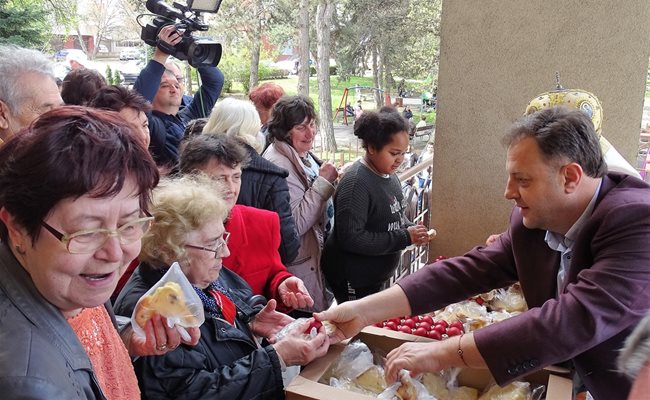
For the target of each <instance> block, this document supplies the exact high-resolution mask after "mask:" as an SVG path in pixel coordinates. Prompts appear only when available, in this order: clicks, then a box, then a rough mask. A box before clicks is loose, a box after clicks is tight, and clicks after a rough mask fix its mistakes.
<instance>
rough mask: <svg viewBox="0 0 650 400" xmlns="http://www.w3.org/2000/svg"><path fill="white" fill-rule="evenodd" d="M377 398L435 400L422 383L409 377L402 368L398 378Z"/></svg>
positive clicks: (387, 399) (388, 399) (386, 399)
mask: <svg viewBox="0 0 650 400" xmlns="http://www.w3.org/2000/svg"><path fill="white" fill-rule="evenodd" d="M377 398H378V399H382V400H437V399H436V398H435V397H433V396H432V395H431V394H429V392H428V391H427V389H426V388H425V387H424V385H423V384H422V383H421V382H420V381H418V380H416V379H413V378H411V374H410V373H409V372H408V371H407V370H405V369H403V370H401V371H400V373H399V379H398V380H397V382H395V383H394V384H392V385H390V386H388V388H386V390H384V391H383V392H381V394H380V395H379V396H377Z"/></svg>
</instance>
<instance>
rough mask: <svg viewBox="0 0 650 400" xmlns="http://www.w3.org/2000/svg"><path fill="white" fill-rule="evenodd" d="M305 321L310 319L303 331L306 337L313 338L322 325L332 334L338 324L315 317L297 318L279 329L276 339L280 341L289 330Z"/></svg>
mask: <svg viewBox="0 0 650 400" xmlns="http://www.w3.org/2000/svg"><path fill="white" fill-rule="evenodd" d="M305 321H309V326H308V327H307V329H306V330H305V331H304V332H303V333H304V335H305V339H313V338H314V337H315V336H316V335H317V334H318V331H319V330H320V327H321V326H324V327H325V332H326V333H327V334H328V335H330V334H332V333H333V332H334V331H335V330H336V326H335V325H333V324H331V323H330V322H328V321H322V322H321V321H319V320H317V319H316V318H314V317H311V318H296V319H294V320H293V321H291V322H289V323H288V324H286V325H285V326H284V327H283V328H282V329H280V330H279V331H278V333H276V334H275V340H276V341H279V340H281V339H282V338H284V337H285V336H286V335H287V333H289V331H291V330H292V329H294V328H295V327H296V326H298V325H302V324H303V323H304V322H305Z"/></svg>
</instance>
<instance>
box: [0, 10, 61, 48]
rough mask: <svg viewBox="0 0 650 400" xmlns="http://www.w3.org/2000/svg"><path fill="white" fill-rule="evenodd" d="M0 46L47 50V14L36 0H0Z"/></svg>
mask: <svg viewBox="0 0 650 400" xmlns="http://www.w3.org/2000/svg"><path fill="white" fill-rule="evenodd" d="M0 21H2V22H1V23H0V44H2V43H11V44H15V45H18V46H21V47H29V48H35V49H39V50H49V38H50V33H49V32H50V29H51V27H50V25H49V23H48V20H47V13H46V12H45V10H44V8H43V7H42V5H41V3H40V2H39V1H36V0H0Z"/></svg>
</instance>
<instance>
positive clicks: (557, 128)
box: [502, 107, 607, 178]
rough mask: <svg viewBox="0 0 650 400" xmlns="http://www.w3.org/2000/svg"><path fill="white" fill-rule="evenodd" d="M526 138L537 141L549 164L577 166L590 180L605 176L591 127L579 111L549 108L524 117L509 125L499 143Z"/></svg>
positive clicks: (604, 169) (596, 141)
mask: <svg viewBox="0 0 650 400" xmlns="http://www.w3.org/2000/svg"><path fill="white" fill-rule="evenodd" d="M526 137H532V138H534V139H535V140H536V141H537V145H538V146H539V149H540V152H541V153H542V155H543V156H544V158H545V159H546V160H547V161H549V162H557V163H563V162H565V161H566V160H567V159H568V160H569V161H570V162H575V163H577V164H579V165H580V166H581V167H582V169H583V170H584V171H585V173H586V174H587V176H590V177H592V178H600V177H602V176H603V175H605V174H606V173H607V164H605V160H604V158H603V152H602V150H601V148H600V143H599V141H598V136H597V135H596V131H595V129H594V124H593V122H591V119H590V118H589V117H588V116H587V115H586V114H585V113H584V112H582V111H580V110H574V109H568V108H566V107H552V108H547V109H544V110H541V111H538V112H536V113H534V114H530V115H527V116H525V117H523V118H521V119H520V120H519V121H517V122H516V123H515V124H514V125H513V126H512V128H511V129H510V131H509V132H508V133H507V134H506V135H505V136H504V138H503V140H502V142H503V144H504V145H505V146H506V147H510V146H511V145H513V144H514V143H516V142H518V141H519V140H521V139H523V138H526Z"/></svg>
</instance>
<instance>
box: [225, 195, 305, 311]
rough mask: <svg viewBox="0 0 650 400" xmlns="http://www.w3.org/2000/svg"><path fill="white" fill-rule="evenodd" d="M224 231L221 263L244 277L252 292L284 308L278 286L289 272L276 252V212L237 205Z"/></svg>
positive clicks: (277, 244) (278, 236) (278, 222)
mask: <svg viewBox="0 0 650 400" xmlns="http://www.w3.org/2000/svg"><path fill="white" fill-rule="evenodd" d="M226 231H228V232H230V239H229V240H228V248H229V249H230V256H228V258H224V259H223V265H224V266H226V267H227V268H228V269H230V270H231V271H234V272H235V273H237V274H238V275H239V276H241V277H242V278H244V280H245V281H246V282H247V283H248V284H249V285H250V286H251V288H252V289H253V293H254V294H261V295H264V296H265V297H266V298H267V299H276V300H277V301H278V306H280V309H285V310H286V308H284V307H282V299H281V298H280V295H279V293H278V286H279V285H280V283H282V282H283V281H284V280H285V279H287V278H289V277H290V276H293V275H292V274H291V273H290V272H288V271H287V268H286V267H285V266H284V265H283V264H282V261H281V259H280V253H279V252H278V248H279V247H280V218H279V217H278V214H277V213H274V212H272V211H267V210H262V209H259V208H253V207H247V206H243V205H239V204H238V205H236V206H234V207H233V208H232V211H231V212H230V217H229V219H228V221H227V222H226Z"/></svg>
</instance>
